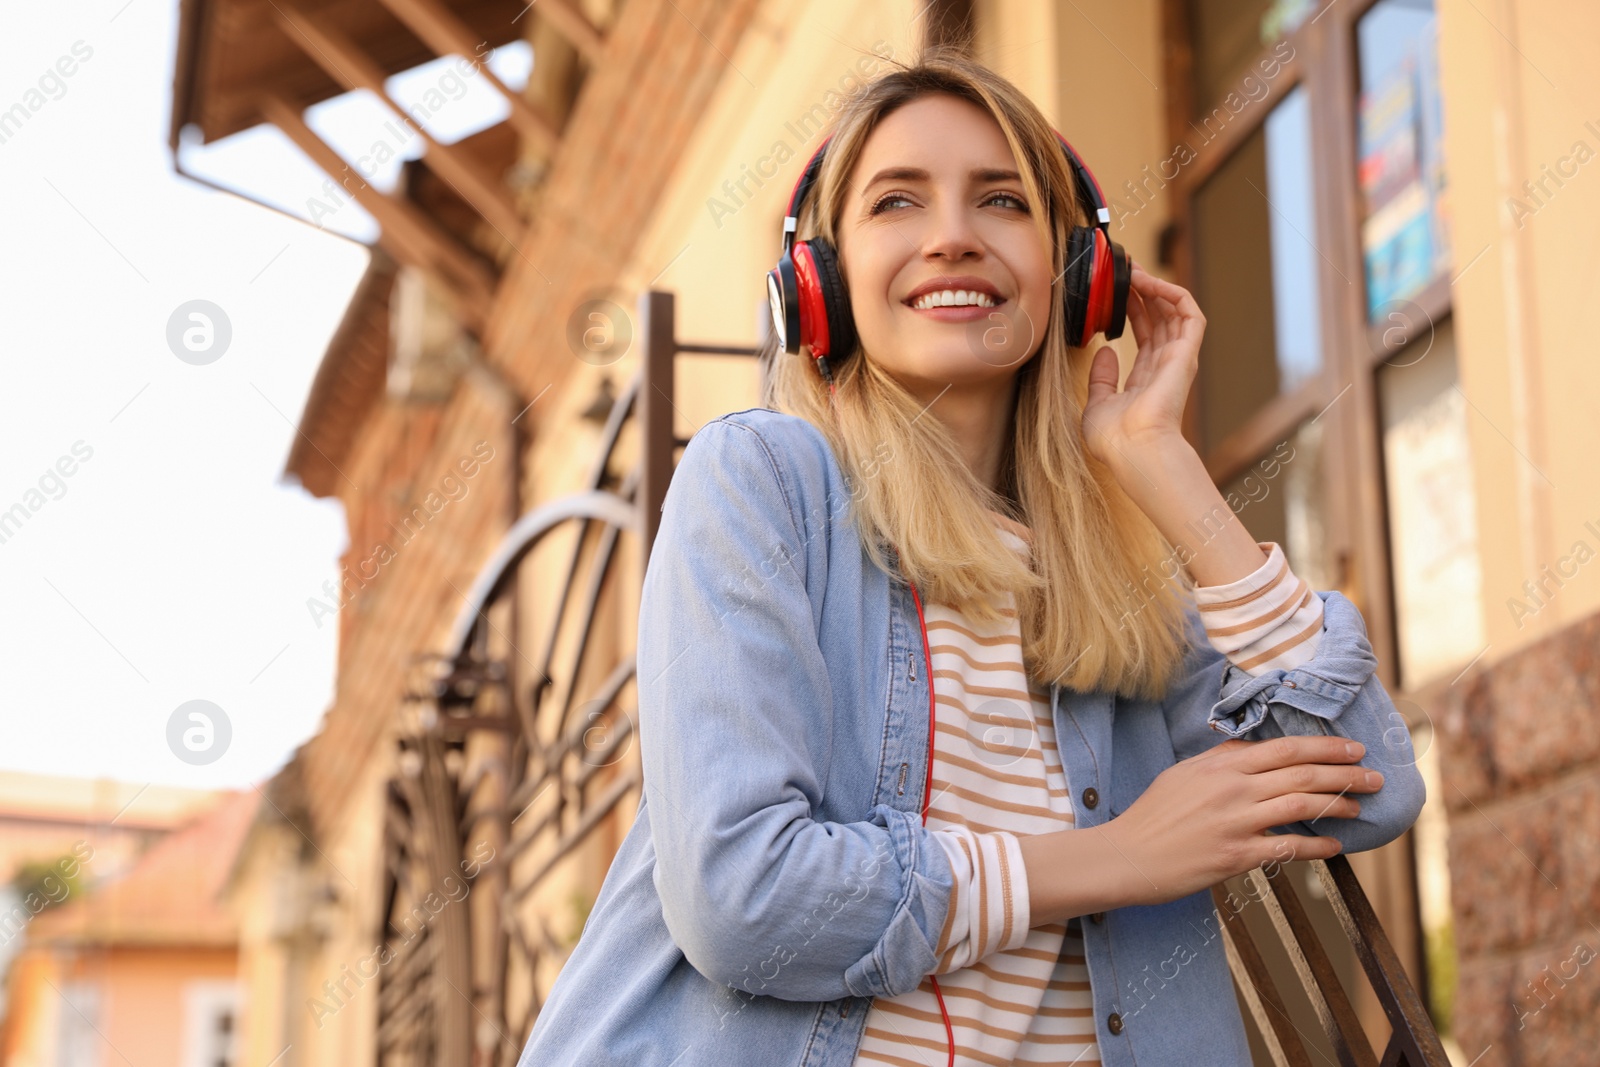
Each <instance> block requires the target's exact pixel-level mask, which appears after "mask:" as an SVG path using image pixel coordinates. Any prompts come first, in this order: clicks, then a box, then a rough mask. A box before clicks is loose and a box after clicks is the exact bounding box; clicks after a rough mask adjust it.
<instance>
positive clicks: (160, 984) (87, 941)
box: [0, 790, 260, 1067]
mask: <svg viewBox="0 0 1600 1067" xmlns="http://www.w3.org/2000/svg"><path fill="white" fill-rule="evenodd" d="M163 792H176V791H173V790H163ZM259 803H260V794H259V793H257V792H256V791H254V790H248V791H244V792H239V793H224V794H221V795H220V796H219V797H217V798H216V799H214V800H213V801H211V802H210V803H207V804H204V805H203V806H201V807H200V808H199V810H197V811H196V810H194V809H192V808H191V810H190V812H189V816H188V817H187V818H186V819H185V820H184V821H182V822H181V823H179V824H178V825H176V826H174V827H172V828H171V829H170V830H169V831H168V832H166V833H164V834H163V835H162V836H160V837H159V839H158V840H155V841H153V842H152V843H150V844H149V846H148V848H146V849H145V850H144V851H143V852H141V853H139V854H138V855H137V857H135V858H133V859H132V860H131V861H130V862H128V863H127V864H126V865H125V866H124V867H123V868H122V869H121V870H119V871H116V872H114V873H111V874H107V875H103V876H102V872H100V871H96V872H95V874H96V875H97V877H96V878H95V879H94V880H93V882H92V883H91V887H90V888H88V889H86V890H84V891H83V892H81V893H76V894H74V895H73V896H72V897H71V898H70V899H68V900H66V901H65V902H64V903H62V904H60V905H59V906H55V907H50V908H48V909H45V910H42V911H40V912H38V913H37V914H36V915H34V916H33V918H32V920H31V922H29V923H28V924H27V926H26V929H25V930H23V931H22V933H23V935H24V936H23V938H22V940H21V942H20V948H19V950H18V951H17V952H16V954H15V957H14V958H13V959H12V960H11V966H10V970H9V974H8V976H7V1011H6V1019H5V1028H4V1041H3V1045H0V1062H3V1063H4V1064H6V1065H7V1067H79V1065H90V1064H109V1063H114V1062H124V1063H173V1064H180V1065H182V1067H226V1065H231V1064H235V1063H238V1062H240V1061H239V1060H238V1059H237V1056H236V1052H235V1044H236V1042H237V1023H238V1018H239V1011H240V997H239V986H238V983H237V981H236V971H237V951H236V946H237V943H238V923H237V920H236V919H235V917H234V915H233V913H232V912H231V911H230V910H229V909H228V908H227V907H226V906H225V904H224V902H223V900H222V899H221V897H220V894H219V890H220V889H221V886H222V883H223V880H224V878H225V877H226V876H227V874H228V871H229V869H230V867H231V865H232V862H233V859H234V857H235V856H236V855H237V853H238V848H239V843H240V841H241V840H242V839H243V836H244V832H245V830H246V829H247V828H248V826H249V825H250V821H251V819H252V818H253V817H254V814H255V810H256V808H257V806H258V805H259ZM112 826H113V827H114V824H112ZM117 846H118V833H117V831H116V830H115V829H114V828H107V829H105V830H101V829H100V828H98V827H97V828H93V829H91V830H90V831H89V832H88V833H87V834H85V835H84V836H80V837H78V838H77V839H75V841H74V843H73V845H72V846H71V849H70V851H69V852H68V853H67V856H68V857H70V858H72V859H76V860H77V861H78V862H77V863H76V864H64V865H63V866H62V871H63V874H65V875H67V877H71V878H76V877H77V875H78V874H79V873H81V872H86V871H88V870H89V869H90V868H93V867H94V866H95V864H96V863H98V862H100V861H101V860H106V861H110V860H113V859H115V857H116V855H117ZM69 871H70V872H71V873H70V874H67V872H69Z"/></svg>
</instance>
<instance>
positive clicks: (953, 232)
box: [922, 201, 983, 259]
mask: <svg viewBox="0 0 1600 1067" xmlns="http://www.w3.org/2000/svg"><path fill="white" fill-rule="evenodd" d="M982 252H983V243H982V241H980V240H979V239H978V231H977V228H976V227H975V226H974V225H973V219H972V217H971V214H970V213H969V212H968V211H967V208H966V205H965V204H962V203H959V202H956V201H946V202H945V203H944V204H942V205H940V206H938V207H936V208H934V210H932V211H930V212H929V213H928V231H927V233H926V234H925V235H924V237H923V241H922V254H923V255H925V256H943V257H945V258H949V259H960V258H962V257H963V256H966V255H969V254H974V253H976V254H979V255H981V254H982Z"/></svg>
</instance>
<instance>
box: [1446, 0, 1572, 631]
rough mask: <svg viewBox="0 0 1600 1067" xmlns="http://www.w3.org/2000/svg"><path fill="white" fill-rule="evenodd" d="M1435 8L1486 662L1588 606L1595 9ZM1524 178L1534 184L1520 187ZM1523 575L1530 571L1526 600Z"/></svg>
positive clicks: (1521, 5) (1566, 0) (1549, 3)
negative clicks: (1536, 588) (1535, 589)
mask: <svg viewBox="0 0 1600 1067" xmlns="http://www.w3.org/2000/svg"><path fill="white" fill-rule="evenodd" d="M1439 19H1440V34H1439V36H1440V53H1441V55H1440V60H1441V66H1442V69H1443V79H1444V88H1445V108H1446V113H1445V124H1446V145H1447V149H1446V150H1447V152H1448V158H1449V174H1450V198H1451V214H1452V226H1453V241H1454V247H1455V257H1456V271H1457V272H1458V278H1457V280H1456V283H1455V286H1454V297H1453V307H1454V310H1453V316H1454V318H1455V321H1456V336H1457V341H1458V344H1459V360H1460V372H1461V389H1462V391H1463V393H1464V394H1465V396H1466V397H1467V400H1468V401H1469V403H1470V405H1471V407H1470V412H1471V413H1470V415H1469V432H1470V435H1471V437H1470V440H1471V448H1472V465H1473V470H1474V476H1475V481H1476V485H1477V495H1478V524H1479V530H1480V536H1481V558H1482V561H1483V610H1484V626H1485V639H1486V642H1487V645H1488V650H1487V652H1486V653H1485V657H1484V661H1483V662H1484V663H1490V662H1494V661H1496V660H1498V659H1500V658H1502V657H1504V656H1505V655H1507V654H1508V653H1510V652H1512V651H1514V650H1516V649H1518V648H1521V647H1523V646H1526V645H1528V644H1530V643H1533V642H1535V641H1538V640H1539V639H1541V638H1543V637H1546V636H1548V635H1549V634H1551V633H1552V632H1554V631H1555V630H1557V629H1559V628H1561V627H1562V626H1564V625H1567V624H1569V623H1571V622H1573V621H1574V620H1576V619H1579V618H1581V617H1583V616H1584V615H1587V614H1589V613H1590V612H1593V611H1594V610H1595V609H1596V608H1597V607H1600V567H1597V566H1590V565H1588V560H1589V559H1591V558H1592V557H1594V556H1596V555H1597V554H1600V473H1597V472H1596V469H1595V465H1594V463H1593V461H1592V456H1593V453H1594V449H1595V447H1596V445H1597V444H1600V419H1596V417H1595V403H1594V398H1595V397H1596V396H1600V365H1597V363H1596V361H1595V359H1594V351H1595V345H1594V339H1593V337H1592V336H1591V335H1592V322H1591V316H1589V315H1588V314H1587V310H1588V309H1591V308H1593V307H1594V305H1595V298H1596V288H1597V282H1600V273H1597V269H1600V258H1597V251H1600V242H1597V240H1596V237H1597V229H1600V106H1595V102H1596V101H1597V100H1600V96H1597V92H1596V90H1597V88H1600V67H1597V65H1596V62H1595V60H1596V59H1597V58H1600V51H1597V48H1596V44H1595V42H1596V41H1600V7H1597V6H1596V5H1594V4H1591V3H1584V2H1580V0H1521V2H1517V3H1511V2H1509V0H1501V2H1497V3H1490V4H1481V3H1480V4H1475V3H1472V2H1469V0H1441V3H1440V5H1439ZM1547 168H1548V169H1547ZM1562 171H1566V172H1567V176H1565V177H1563V176H1562V173H1561V172H1562ZM1551 174H1555V178H1554V179H1552V178H1550V175H1551ZM1541 180H1542V181H1543V182H1544V187H1543V189H1542V190H1539V189H1536V190H1535V191H1536V193H1537V194H1538V195H1537V196H1534V195H1530V194H1529V192H1528V190H1526V189H1525V188H1524V183H1525V182H1534V183H1539V182H1540V181H1541ZM1591 522H1592V523H1594V526H1593V527H1590V526H1588V525H1587V524H1589V523H1591ZM1580 546H1581V547H1580ZM1564 557H1565V558H1566V560H1565V562H1563V558H1564ZM1547 567H1548V568H1551V569H1550V570H1549V571H1547V570H1546V568H1547ZM1563 572H1564V573H1563ZM1552 576H1553V578H1552ZM1529 581H1532V582H1534V583H1535V584H1536V585H1537V584H1538V583H1540V582H1541V581H1543V582H1544V586H1545V589H1544V591H1542V592H1539V593H1538V595H1537V600H1536V599H1535V598H1534V597H1530V596H1529V595H1528V594H1527V592H1526V591H1525V589H1524V583H1525V582H1529ZM1547 594H1548V595H1547ZM1518 602H1520V603H1521V604H1522V608H1521V609H1519V608H1518V607H1517V603H1518ZM1530 609H1531V610H1530Z"/></svg>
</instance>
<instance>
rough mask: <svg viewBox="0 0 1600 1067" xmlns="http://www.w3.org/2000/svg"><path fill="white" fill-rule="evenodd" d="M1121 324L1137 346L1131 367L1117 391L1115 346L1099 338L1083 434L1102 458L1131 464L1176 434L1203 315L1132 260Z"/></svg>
mask: <svg viewBox="0 0 1600 1067" xmlns="http://www.w3.org/2000/svg"><path fill="white" fill-rule="evenodd" d="M1128 325H1129V326H1130V327H1132V329H1133V337H1134V340H1135V341H1137V342H1138V345H1139V348H1138V353H1137V354H1136V355H1135V356H1134V360H1133V369H1132V370H1130V371H1129V372H1128V381H1127V383H1126V384H1125V385H1124V386H1123V389H1122V391H1121V392H1120V393H1119V392H1118V391H1117V378H1118V375H1119V371H1120V366H1119V364H1118V362H1117V353H1116V351H1115V350H1114V349H1112V348H1111V347H1110V346H1109V345H1107V346H1106V347H1104V348H1102V349H1100V351H1098V352H1096V353H1095V356H1094V362H1093V363H1092V364H1090V368H1089V396H1088V401H1087V403H1086V405H1085V407H1084V411H1083V438H1084V443H1085V445H1086V446H1087V447H1088V449H1089V452H1090V454H1091V455H1093V456H1095V457H1096V458H1097V459H1099V460H1100V461H1101V462H1102V463H1105V464H1107V465H1109V466H1123V467H1138V466H1140V461H1139V458H1138V457H1139V456H1140V455H1141V454H1143V453H1145V452H1147V451H1148V450H1151V449H1155V448H1159V447H1162V446H1165V445H1167V444H1168V443H1170V442H1172V441H1174V440H1178V441H1181V440H1182V439H1183V432H1182V422H1183V407H1184V404H1185V403H1186V402H1187V400H1188V398H1189V386H1190V383H1192V382H1193V381H1194V376H1195V371H1196V370H1197V369H1198V367H1199V365H1200V338H1201V336H1202V335H1203V334H1204V333H1205V328H1206V320H1205V316H1204V315H1202V314H1200V308H1199V305H1197V304H1196V303H1195V302H1194V297H1192V296H1190V295H1189V291H1188V290H1187V289H1184V288H1183V287H1182V286H1178V285H1174V284H1172V283H1171V282H1166V281H1162V280H1161V279H1160V278H1157V277H1155V276H1154V275H1152V274H1148V273H1146V272H1145V270H1144V268H1143V267H1141V266H1139V264H1137V263H1133V264H1132V276H1131V284H1130V289H1129V293H1128Z"/></svg>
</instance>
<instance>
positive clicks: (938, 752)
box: [855, 512, 1322, 1067]
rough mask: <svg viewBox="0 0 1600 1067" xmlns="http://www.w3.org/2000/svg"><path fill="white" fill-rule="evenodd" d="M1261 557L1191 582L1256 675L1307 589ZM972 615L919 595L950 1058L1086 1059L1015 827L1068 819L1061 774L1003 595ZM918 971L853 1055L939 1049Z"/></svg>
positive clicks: (1278, 560)
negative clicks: (944, 909)
mask: <svg viewBox="0 0 1600 1067" xmlns="http://www.w3.org/2000/svg"><path fill="white" fill-rule="evenodd" d="M991 515H992V516H993V518H994V521H995V523H996V525H998V526H999V527H1000V536H1001V539H1002V540H1003V541H1005V542H1006V543H1007V544H1008V545H1009V546H1010V547H1012V548H1013V549H1014V550H1016V551H1018V552H1021V553H1024V554H1026V553H1027V551H1028V545H1029V542H1030V541H1031V531H1029V530H1028V528H1027V527H1025V526H1023V525H1021V524H1019V523H1017V522H1014V521H1012V520H1011V519H1008V518H1006V517H1005V516H1002V515H999V514H998V513H993V512H991ZM1258 544H1260V547H1261V549H1262V551H1263V552H1265V553H1266V554H1267V562H1266V563H1265V564H1263V565H1262V567H1261V568H1260V569H1259V570H1257V571H1256V572H1254V573H1253V574H1250V575H1248V576H1246V577H1244V578H1241V579H1239V580H1238V581H1236V582H1231V583H1229V584H1227V585H1220V586H1200V587H1198V588H1197V589H1196V590H1195V600H1196V604H1197V606H1198V607H1199V609H1200V617H1201V619H1202V620H1203V622H1204V624H1205V628H1206V633H1207V635H1208V637H1209V639H1210V640H1211V643H1212V645H1213V646H1214V647H1215V648H1216V649H1217V650H1218V651H1219V652H1222V653H1223V654H1224V655H1226V656H1227V657H1228V658H1229V659H1230V660H1231V661H1232V662H1233V663H1235V664H1237V665H1238V666H1239V667H1240V669H1242V670H1244V671H1246V672H1247V673H1249V674H1252V675H1256V674H1261V673H1263V672H1265V671H1267V670H1270V669H1272V668H1275V667H1283V668H1284V669H1288V668H1289V667H1292V666H1298V665H1299V664H1301V663H1303V662H1305V661H1306V660H1308V659H1310V658H1311V656H1312V655H1313V654H1314V653H1315V651H1316V645H1317V640H1318V638H1319V636H1320V634H1321V632H1322V600H1321V598H1319V597H1318V596H1317V595H1316V594H1315V593H1314V592H1312V591H1310V589H1309V588H1308V587H1307V586H1306V583H1305V582H1303V581H1301V580H1300V579H1298V578H1297V577H1295V575H1294V574H1293V573H1292V572H1291V571H1290V570H1289V567H1288V563H1287V561H1286V560H1285V558H1284V555H1283V550H1282V549H1281V548H1280V547H1279V546H1278V545H1277V544H1276V543H1273V542H1258ZM1002 610H1003V612H1004V614H1003V617H1002V618H1001V619H1000V620H999V621H998V622H997V623H993V624H983V623H980V622H978V621H976V620H973V619H971V618H968V617H967V616H965V615H964V614H962V613H961V612H959V611H956V610H954V609H953V608H950V607H948V606H946V605H943V604H939V603H936V602H929V603H926V604H924V609H923V614H924V619H925V622H926V624H927V628H928V648H929V652H930V654H931V656H932V661H933V662H932V669H933V688H934V703H935V707H936V714H935V728H934V760H933V789H932V793H931V796H932V801H931V803H930V804H929V807H928V815H927V827H928V829H930V830H932V831H934V836H935V838H936V839H937V840H938V842H939V844H940V845H941V846H942V847H943V848H944V850H945V852H946V853H947V854H948V855H949V857H950V863H951V866H952V867H953V868H954V870H955V875H956V878H955V887H954V890H953V891H952V894H951V898H950V907H949V912H948V914H947V916H946V919H945V924H944V928H943V929H942V930H941V931H940V933H939V941H938V944H937V946H936V948H935V951H936V953H937V955H938V958H939V962H938V965H937V968H936V973H937V974H938V976H939V990H940V992H941V993H943V995H944V1007H945V1010H946V1011H947V1012H948V1013H949V1017H950V1024H951V1027H952V1029H953V1031H954V1034H955V1043H956V1061H955V1062H956V1063H958V1064H986V1065H995V1067H1005V1065H1009V1064H1039V1065H1045V1064H1050V1065H1059V1064H1078V1065H1086V1064H1095V1063H1099V1062H1100V1055H1099V1048H1098V1045H1097V1043H1096V1040H1095V1018H1094V1004H1093V1000H1092V999H1091V997H1090V992H1089V972H1088V968H1087V966H1086V964H1085V961H1084V950H1083V937H1082V933H1081V927H1080V925H1079V920H1078V919H1076V918H1074V919H1071V920H1069V921H1068V922H1066V923H1046V924H1044V925H1041V926H1038V927H1035V926H1034V925H1033V924H1032V922H1031V919H1030V915H1029V908H1028V903H1029V897H1028V881H1027V872H1026V869H1025V868H1024V866H1023V861H1022V851H1021V847H1020V845H1019V843H1018V837H1019V836H1020V835H1024V834H1039V833H1049V832H1051V831H1054V830H1062V829H1068V828H1070V827H1071V826H1072V825H1073V812H1072V800H1071V792H1070V786H1069V783H1068V782H1067V779H1066V773H1065V770H1064V769H1063V767H1062V763H1061V757H1060V755H1059V752H1058V750H1057V747H1056V744H1057V742H1056V736H1055V727H1054V724H1053V723H1052V721H1051V709H1050V689H1049V686H1048V685H1041V684H1039V683H1038V682H1035V681H1033V680H1032V679H1030V678H1029V677H1028V676H1027V675H1026V673H1025V671H1024V669H1023V663H1022V636H1021V626H1020V622H1019V620H1018V618H1017V613H1016V608H1015V601H1014V600H1013V599H1012V598H1010V597H1008V598H1007V602H1006V603H1005V604H1004V605H1002ZM948 1049H949V1042H948V1039H947V1037H946V1034H945V1026H944V1019H943V1016H942V1015H941V1014H940V1007H939V1002H938V1000H937V998H936V997H935V995H934V989H933V983H932V981H931V980H930V979H926V978H925V979H924V980H923V983H922V985H921V986H920V987H918V988H917V989H914V990H912V991H911V992H909V993H905V994H902V995H900V996H898V997H878V998H876V999H875V1000H874V1001H873V1003H872V1007H871V1009H870V1011H869V1012H868V1015H867V1020H866V1030H865V1033H864V1035H863V1037H862V1041H861V1045H860V1047H859V1049H858V1051H857V1054H856V1060H855V1062H856V1064H857V1065H890V1067H927V1065H930V1064H938V1065H940V1067H943V1064H945V1063H946V1062H948V1056H949V1051H948Z"/></svg>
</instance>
